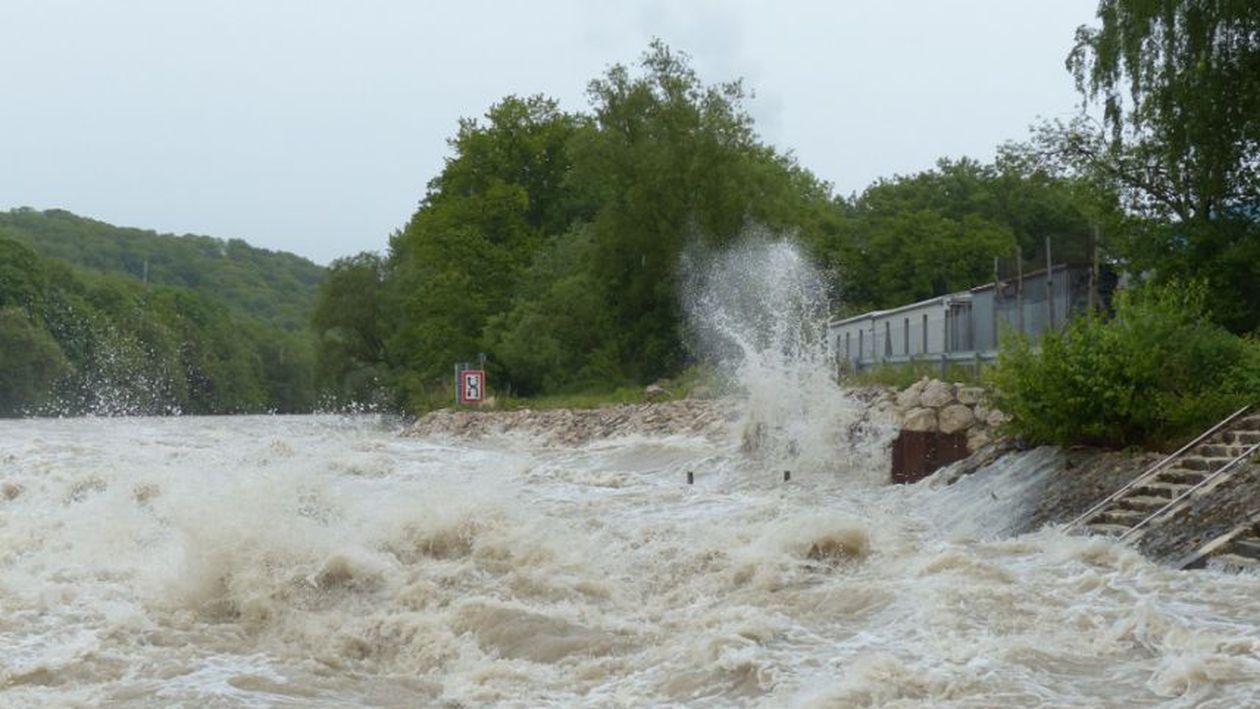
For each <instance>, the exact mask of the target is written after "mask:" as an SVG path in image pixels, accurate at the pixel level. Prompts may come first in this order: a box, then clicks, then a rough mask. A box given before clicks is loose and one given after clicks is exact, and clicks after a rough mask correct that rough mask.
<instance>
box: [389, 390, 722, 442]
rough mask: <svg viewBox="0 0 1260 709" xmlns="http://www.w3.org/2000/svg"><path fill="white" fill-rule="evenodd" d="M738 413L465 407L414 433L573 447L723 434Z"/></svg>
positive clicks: (683, 408)
mask: <svg viewBox="0 0 1260 709" xmlns="http://www.w3.org/2000/svg"><path fill="white" fill-rule="evenodd" d="M739 416H740V411H739V408H738V406H737V404H736V402H734V401H731V400H727V399H682V400H679V401H665V402H659V403H650V404H623V405H620V406H606V407H602V408H598V409H540V410H534V409H519V410H516V411H461V410H452V409H442V410H439V411H433V412H430V413H428V414H426V415H424V416H423V417H421V418H420V420H419V421H417V422H416V423H415V425H414V426H412V427H411V430H410V431H409V434H410V435H413V436H441V435H447V436H465V437H471V438H476V437H480V436H485V435H493V434H504V433H523V434H526V435H530V436H534V437H537V438H538V439H540V440H542V441H543V442H545V443H547V444H550V445H561V446H571V445H580V444H582V443H586V442H587V441H592V440H597V439H601V438H613V437H617V436H628V435H636V434H637V435H647V436H665V435H671V434H683V435H693V436H706V437H716V436H722V435H725V434H726V432H727V431H728V427H729V426H730V424H731V423H732V422H733V421H736V420H738V418H739Z"/></svg>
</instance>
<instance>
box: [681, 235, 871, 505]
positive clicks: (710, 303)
mask: <svg viewBox="0 0 1260 709" xmlns="http://www.w3.org/2000/svg"><path fill="white" fill-rule="evenodd" d="M684 275H685V280H686V282H687V283H688V284H689V286H690V287H689V289H688V290H687V292H686V295H685V307H686V312H687V316H688V324H689V328H690V331H691V335H692V341H693V344H694V346H695V349H696V350H697V352H698V353H699V354H700V355H701V356H702V357H703V358H704V359H706V360H708V361H711V362H714V363H716V365H717V366H718V368H719V369H720V370H721V371H722V373H723V374H724V375H726V376H727V377H728V378H729V379H730V380H731V381H732V382H733V383H734V384H735V386H736V387H737V388H738V389H739V390H740V391H741V392H742V393H743V394H745V395H746V396H747V404H746V408H745V415H744V420H743V422H742V425H741V427H740V431H741V438H742V445H743V448H744V450H745V452H747V453H749V454H751V455H752V456H754V457H755V459H756V460H758V461H760V462H761V463H763V464H770V465H783V466H788V467H791V468H793V469H797V470H802V471H805V472H819V471H836V470H844V471H847V472H851V473H858V472H859V471H860V474H861V475H862V476H863V477H866V478H870V481H871V482H876V483H878V482H885V481H886V471H887V465H886V462H885V458H886V454H887V434H888V432H889V431H891V428H890V427H882V426H874V427H872V426H871V425H869V422H867V421H865V411H864V407H863V406H862V405H861V404H860V403H859V402H857V401H855V400H853V399H852V398H851V397H850V396H848V395H847V394H846V393H845V391H844V390H843V389H842V388H841V387H840V386H839V385H838V384H837V383H836V380H835V378H834V376H833V373H834V367H832V365H831V358H830V356H829V354H828V350H827V338H826V323H827V315H828V311H829V302H828V298H827V291H826V286H825V283H824V281H823V278H822V276H821V274H820V273H819V271H818V270H817V269H816V268H815V267H814V266H813V265H812V264H811V263H810V262H809V259H808V258H807V257H806V256H805V255H804V254H803V253H801V250H800V248H799V247H797V246H796V245H795V244H793V243H792V242H790V241H788V240H786V239H783V238H776V237H773V236H771V235H769V234H767V233H765V232H762V231H755V232H752V233H749V234H748V235H746V237H745V238H744V239H743V240H741V242H740V243H738V244H737V245H735V246H734V247H732V248H729V249H726V250H723V251H721V252H718V253H707V254H706V253H693V254H691V255H689V256H688V258H687V259H686V260H685V261H684Z"/></svg>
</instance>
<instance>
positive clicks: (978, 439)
mask: <svg viewBox="0 0 1260 709" xmlns="http://www.w3.org/2000/svg"><path fill="white" fill-rule="evenodd" d="M992 442H993V435H992V434H990V433H989V432H988V431H987V430H985V429H983V428H973V429H971V431H970V432H969V433H968V434H967V450H969V451H971V452H972V453H975V452H976V451H978V450H980V449H981V448H984V447H985V446H987V445H989V444H990V443H992Z"/></svg>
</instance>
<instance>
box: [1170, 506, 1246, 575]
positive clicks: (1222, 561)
mask: <svg viewBox="0 0 1260 709" xmlns="http://www.w3.org/2000/svg"><path fill="white" fill-rule="evenodd" d="M1209 562H1215V563H1216V564H1217V565H1219V566H1222V567H1224V568H1227V569H1247V570H1260V510H1256V511H1254V512H1252V513H1251V514H1250V515H1248V516H1247V520H1246V521H1245V522H1243V523H1242V524H1240V525H1238V526H1237V527H1234V528H1233V529H1231V530H1230V531H1228V532H1226V533H1225V534H1222V535H1221V536H1219V537H1217V538H1216V539H1213V540H1212V541H1210V542H1208V543H1207V544H1204V545H1203V546H1202V547H1200V548H1199V549H1198V551H1196V552H1195V553H1194V554H1191V555H1190V556H1189V557H1188V558H1186V559H1183V560H1181V562H1180V563H1179V564H1177V567H1178V568H1182V569H1201V568H1203V567H1205V566H1207V565H1208V563H1209Z"/></svg>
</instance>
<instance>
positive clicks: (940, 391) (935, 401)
mask: <svg viewBox="0 0 1260 709" xmlns="http://www.w3.org/2000/svg"><path fill="white" fill-rule="evenodd" d="M953 401H954V385H952V384H946V383H945V382H942V381H940V380H938V379H933V380H932V381H930V382H928V383H927V386H925V387H923V394H922V395H921V396H920V397H919V404H920V405H921V406H928V407H931V408H933V409H939V408H941V407H942V406H948V405H949V404H951V403H953Z"/></svg>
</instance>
